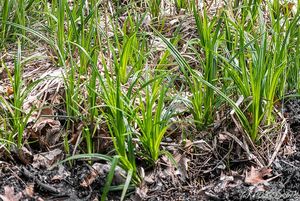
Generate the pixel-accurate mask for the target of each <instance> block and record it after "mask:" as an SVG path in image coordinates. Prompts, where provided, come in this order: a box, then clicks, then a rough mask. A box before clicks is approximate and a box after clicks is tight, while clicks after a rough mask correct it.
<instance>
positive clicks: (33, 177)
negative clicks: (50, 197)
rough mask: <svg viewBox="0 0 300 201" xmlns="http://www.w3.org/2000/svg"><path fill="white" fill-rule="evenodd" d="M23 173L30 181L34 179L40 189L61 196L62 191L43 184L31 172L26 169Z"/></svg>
mask: <svg viewBox="0 0 300 201" xmlns="http://www.w3.org/2000/svg"><path fill="white" fill-rule="evenodd" d="M21 171H22V173H23V174H24V175H25V176H26V177H27V178H29V179H32V180H33V181H34V182H35V183H36V184H37V185H39V186H40V187H42V188H44V189H45V190H47V191H49V192H51V193H55V194H59V193H60V191H59V190H58V189H56V188H54V187H52V186H50V185H48V184H45V183H43V182H42V181H41V180H39V179H37V178H36V177H35V176H34V175H33V174H32V173H31V172H29V171H28V170H27V169H26V168H22V170H21Z"/></svg>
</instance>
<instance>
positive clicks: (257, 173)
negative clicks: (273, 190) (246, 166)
mask: <svg viewBox="0 0 300 201" xmlns="http://www.w3.org/2000/svg"><path fill="white" fill-rule="evenodd" d="M271 172H272V169H271V168H267V167H263V168H261V169H255V168H254V167H253V166H252V167H251V170H250V172H249V173H247V174H246V178H245V182H246V183H248V184H251V185H258V184H261V183H265V182H268V180H267V179H266V178H265V177H266V176H268V177H270V176H271V175H272V174H271Z"/></svg>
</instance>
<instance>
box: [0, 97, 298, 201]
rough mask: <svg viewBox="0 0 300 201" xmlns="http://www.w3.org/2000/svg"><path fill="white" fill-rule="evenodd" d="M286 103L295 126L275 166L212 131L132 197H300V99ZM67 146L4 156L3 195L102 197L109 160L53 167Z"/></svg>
mask: <svg viewBox="0 0 300 201" xmlns="http://www.w3.org/2000/svg"><path fill="white" fill-rule="evenodd" d="M284 106H285V108H284V111H283V112H284V115H285V117H286V118H287V121H288V125H289V127H290V129H289V133H288V135H287V136H286V139H285V142H284V143H283V144H282V146H281V149H280V151H279V152H278V154H277V157H276V159H275V160H274V161H273V163H272V164H271V165H270V166H269V167H264V168H257V166H256V165H257V164H256V162H255V161H253V160H249V159H247V158H245V157H244V156H245V153H244V152H243V151H239V153H240V154H237V151H236V150H238V149H239V148H238V145H237V144H236V143H235V142H232V141H231V142H229V141H230V140H229V141H228V139H227V141H226V139H223V140H225V141H226V143H224V141H223V143H220V144H218V143H219V141H216V142H214V139H215V138H214V137H212V136H206V137H205V138H204V139H205V141H203V140H202V139H200V137H203V135H202V136H199V139H194V140H193V142H187V144H185V146H184V147H185V149H184V151H182V150H181V149H180V148H176V150H175V151H174V152H173V153H175V155H176V156H178V157H179V158H180V159H179V164H180V165H179V166H178V167H177V168H174V167H170V166H168V165H166V164H167V163H168V160H167V159H166V158H162V159H161V160H160V163H158V164H157V167H156V168H155V169H154V170H147V171H145V176H144V181H143V182H142V184H141V185H140V186H139V187H138V188H137V189H133V188H130V189H129V190H128V196H127V198H126V199H127V200H153V201H154V200H231V201H232V200H253V201H254V200H256V201H258V200H262V201H267V200H270V201H274V200H290V201H292V200H300V100H299V99H290V100H287V101H286V102H285V104H284ZM218 129H220V128H218ZM219 138H220V136H219ZM209 140H211V142H210V141H209ZM189 143H190V144H189ZM214 144H215V145H214ZM213 145H214V146H216V147H218V148H217V150H219V151H218V154H215V153H211V150H212V149H211V146H213ZM225 145H226V146H227V145H228V146H227V148H225V147H226V146H225ZM229 145H231V146H229ZM228 147H231V149H230V152H229V151H228V149H229V148H228ZM173 149H174V147H173ZM62 150H63V148H62V147H58V148H56V149H53V150H51V151H48V152H43V153H39V152H35V153H34V154H27V155H26V153H27V152H28V150H23V151H22V152H21V154H20V152H18V151H13V152H12V155H11V156H8V155H2V158H1V160H0V197H1V198H2V199H3V200H4V201H15V200H16V201H17V200H53V201H54V200H72V201H76V200H100V198H101V194H102V191H101V190H102V187H103V186H104V184H105V181H106V176H107V174H108V172H109V168H110V167H109V164H106V163H105V162H104V161H94V162H93V163H91V162H87V161H80V160H77V161H75V162H73V163H72V164H70V163H68V162H66V163H61V164H59V165H56V166H53V165H55V164H56V163H57V162H58V161H60V160H62V159H63V158H64V154H63V151H62ZM228 153H230V154H228ZM20 155H22V156H20ZM28 157H29V159H27V158H28ZM26 160H28V161H30V163H28V162H26ZM122 173H123V171H122V170H121V169H118V170H117V171H116V172H115V178H114V180H113V185H118V184H121V183H122V182H124V179H123V178H122V176H121V174H122ZM120 193H121V192H120V191H118V190H116V191H112V192H110V193H109V200H119V198H120Z"/></svg>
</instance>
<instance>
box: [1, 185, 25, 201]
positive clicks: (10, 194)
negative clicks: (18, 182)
mask: <svg viewBox="0 0 300 201" xmlns="http://www.w3.org/2000/svg"><path fill="white" fill-rule="evenodd" d="M22 197H23V195H22V192H19V193H17V194H15V190H14V187H11V186H4V195H0V198H1V199H2V200H3V201H19V200H20V199H21V198H22Z"/></svg>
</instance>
